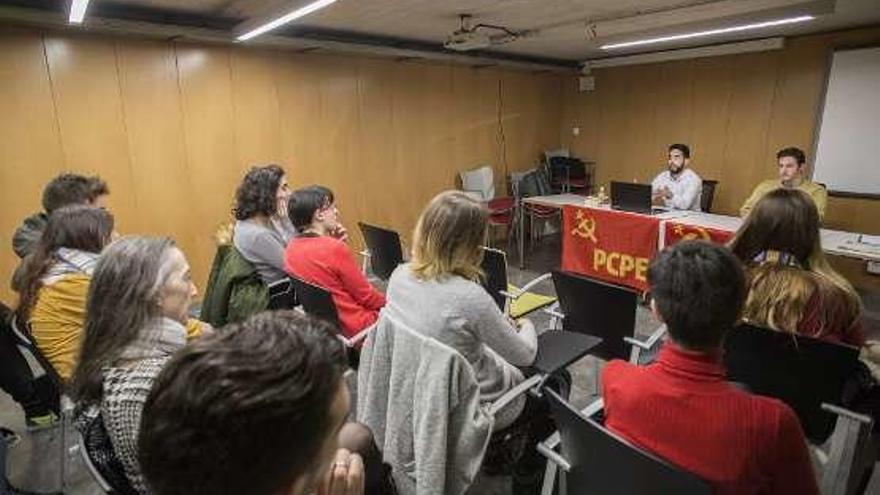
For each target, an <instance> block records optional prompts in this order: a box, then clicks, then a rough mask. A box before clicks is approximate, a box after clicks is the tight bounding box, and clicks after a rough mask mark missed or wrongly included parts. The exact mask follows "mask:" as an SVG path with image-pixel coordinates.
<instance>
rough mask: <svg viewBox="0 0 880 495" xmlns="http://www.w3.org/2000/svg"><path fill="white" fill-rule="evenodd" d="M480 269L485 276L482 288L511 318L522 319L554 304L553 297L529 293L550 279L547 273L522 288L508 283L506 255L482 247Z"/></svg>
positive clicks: (496, 250) (499, 251)
mask: <svg viewBox="0 0 880 495" xmlns="http://www.w3.org/2000/svg"><path fill="white" fill-rule="evenodd" d="M480 267H481V268H482V269H483V273H484V274H485V279H484V280H483V283H482V285H483V288H484V289H486V292H488V293H489V295H490V296H492V299H494V300H495V304H497V305H498V309H500V310H501V311H502V312H504V313H505V314H509V315H510V316H511V317H512V318H522V317H523V316H526V315H528V314H529V313H532V312H534V311H537V310H539V309H542V308H546V307H547V306H550V305H551V304H553V303H555V302H556V298H555V297H551V296H544V295H541V294H536V293H534V292H530V290H531V289H532V287H534V286H536V285H537V284H539V283H541V282H543V281H544V280H547V279H548V278H550V274H549V273H545V274H543V275H541V276H539V277H536V278H535V279H533V280H531V281H529V282H528V283H527V284H525V285H523V286H522V287H516V286H514V285H511V284H510V283H508V281H507V254H506V253H505V252H504V251H501V250H498V249H494V248H489V247H484V248H483V261H482V264H481V265H480Z"/></svg>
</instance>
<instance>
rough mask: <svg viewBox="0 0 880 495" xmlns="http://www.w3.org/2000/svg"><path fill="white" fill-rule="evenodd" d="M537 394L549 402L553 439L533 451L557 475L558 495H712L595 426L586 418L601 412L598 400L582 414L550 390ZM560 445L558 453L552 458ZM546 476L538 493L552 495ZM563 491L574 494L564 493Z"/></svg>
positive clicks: (687, 475)
mask: <svg viewBox="0 0 880 495" xmlns="http://www.w3.org/2000/svg"><path fill="white" fill-rule="evenodd" d="M543 394H544V396H545V397H547V400H548V401H549V402H550V409H551V411H552V412H553V418H554V419H555V421H556V426H557V428H558V429H559V433H558V434H554V435H553V436H551V437H550V438H549V439H548V440H546V441H544V442H542V443H541V444H539V445H538V451H539V452H541V453H542V454H544V456H545V457H547V458H548V460H549V461H550V462H551V463H553V464H555V466H556V467H558V468H561V469H562V476H561V477H560V486H561V488H562V489H561V490H559V493H561V494H565V493H590V494H596V495H604V494H607V495H612V494H613V495H617V494H619V493H638V494H640V495H641V494H648V495H650V494H657V495H666V494H669V493H675V494H677V495H703V494H706V495H708V494H710V493H712V490H711V488H710V486H709V484H708V483H706V482H705V481H704V480H702V479H700V478H699V477H698V476H696V475H695V474H693V473H690V472H688V471H685V470H683V469H681V468H679V467H676V466H673V465H672V464H670V463H668V462H666V461H665V460H663V459H660V458H659V457H657V456H655V455H653V454H651V453H649V452H646V451H644V450H642V449H640V448H638V447H636V446H635V445H633V444H631V443H629V442H628V441H626V440H625V439H623V438H621V437H620V436H618V435H616V434H614V433H612V432H610V431H608V430H607V429H605V428H604V427H603V426H602V425H600V424H599V423H598V422H596V421H595V420H594V419H593V418H592V417H591V416H592V415H593V414H594V413H595V412H598V411H599V409H600V408H601V400H600V401H597V402H596V403H594V405H591V406H592V407H590V408H588V410H587V413H586V414H585V413H584V412H581V411H578V410H576V409H575V408H574V407H572V405H571V404H570V403H568V402H567V401H566V400H564V399H563V398H562V397H560V396H559V395H558V394H556V393H555V392H554V391H553V390H550V389H547V388H545V389H543ZM560 444H561V452H557V451H556V447H557V446H558V445H560ZM551 466H552V465H551ZM548 467H549V466H548ZM546 474H547V476H545V479H544V490H543V493H552V488H553V484H554V481H555V479H554V478H555V470H554V469H548V470H547V472H546ZM567 485H569V486H572V487H573V488H574V490H571V491H568V490H566V487H567Z"/></svg>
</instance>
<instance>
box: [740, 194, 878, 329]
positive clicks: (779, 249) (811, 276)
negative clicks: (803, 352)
mask: <svg viewBox="0 0 880 495" xmlns="http://www.w3.org/2000/svg"><path fill="white" fill-rule="evenodd" d="M730 248H731V250H732V251H733V253H734V254H735V255H736V256H737V257H738V258H739V259H740V260H741V261H742V262H743V264H745V266H746V268H747V271H748V275H749V295H748V298H747V299H746V304H745V308H744V310H743V319H745V320H746V321H748V322H751V323H754V324H757V325H761V326H765V327H769V328H772V329H774V330H779V331H785V332H793V333H798V334H802V335H807V336H810V337H816V338H820V339H823V340H828V341H832V342H839V343H845V344H850V345H856V346H864V345H865V337H864V334H863V332H862V328H861V321H860V314H861V303H860V300H859V296H858V294H857V293H856V291H855V289H853V286H852V285H851V284H850V283H849V282H848V281H847V280H846V279H845V278H843V277H842V276H841V275H840V274H839V273H837V272H836V271H834V269H833V268H831V265H830V264H829V263H828V260H826V259H825V255H824V253H823V252H822V246H821V241H820V236H819V213H818V210H817V209H816V205H815V204H814V203H813V201H812V199H810V197H809V196H807V195H806V194H805V193H803V192H801V191H799V190H796V189H777V190H775V191H772V192H770V193H768V194H767V195H766V196H764V197H763V198H762V199H761V200H760V201H759V202H758V203H757V204H756V205H755V208H754V210H752V212H751V213H750V214H749V216H748V217H747V218H746V220H745V222H744V223H743V225H742V227H740V229H739V231H738V232H737V233H736V236H735V237H734V239H733V241H731V244H730Z"/></svg>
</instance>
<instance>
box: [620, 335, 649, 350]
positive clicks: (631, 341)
mask: <svg viewBox="0 0 880 495" xmlns="http://www.w3.org/2000/svg"><path fill="white" fill-rule="evenodd" d="M623 341H624V342H626V343H627V344H630V345H634V346H636V347H638V348H640V349H644V350H646V351H649V350H651V346H649V345H648V343H647V342H642V341H641V340H639V339H635V338H633V337H624V338H623Z"/></svg>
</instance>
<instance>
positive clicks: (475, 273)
mask: <svg viewBox="0 0 880 495" xmlns="http://www.w3.org/2000/svg"><path fill="white" fill-rule="evenodd" d="M488 219H489V212H488V210H487V209H486V207H485V206H483V205H482V204H481V203H479V202H477V201H475V200H474V199H473V198H471V197H470V196H467V195H466V194H464V193H462V192H460V191H446V192H443V193H440V194H438V195H437V196H435V197H434V199H432V200H431V202H430V203H428V206H427V207H426V208H425V209H424V211H422V214H421V216H420V217H419V220H418V223H417V225H416V228H415V233H414V235H413V247H412V259H411V261H410V262H409V263H407V264H404V265H401V266H399V267H398V268H397V269H396V270H395V271H394V273H393V274H392V275H391V278H390V280H389V282H388V290H387V293H386V297H387V300H388V303H387V305H386V307H385V310H384V311H388V312H390V314H392V315H393V316H394V317H395V318H397V319H398V320H400V321H401V322H402V323H404V324H405V325H407V326H408V327H410V328H412V329H413V330H415V331H417V332H419V333H421V334H423V335H426V336H427V337H430V338H433V339H435V340H437V341H440V342H441V343H443V344H446V345H448V346H450V347H452V348H453V349H455V350H457V351H458V352H459V353H460V354H461V355H462V356H464V358H465V359H466V360H467V361H468V362H469V363H470V364H471V366H472V367H473V369H474V374H475V376H476V378H477V382H478V386H479V390H480V401H481V402H483V403H484V404H488V403H491V402H492V401H493V400H495V399H497V398H498V397H500V396H501V395H502V394H504V393H505V392H507V391H508V390H510V389H511V388H513V387H515V386H516V385H518V384H519V383H521V382H522V381H523V380H524V378H525V375H527V374H529V372H530V371H529V370H528V369H527V368H528V367H529V366H531V365H532V363H533V362H534V360H535V355H536V353H537V335H536V333H535V327H534V325H532V323H531V322H530V321H529V320H527V319H521V320H519V321H518V322H515V321H513V320H512V319H510V318H508V317H507V316H505V315H504V314H503V313H502V312H501V310H500V309H498V306H497V305H496V304H495V301H494V300H493V299H492V297H491V296H490V295H489V293H488V292H486V290H485V289H484V288H483V287H482V286H481V285H480V279H481V277H482V276H483V274H482V271H481V269H480V264H481V262H482V258H483V250H482V246H483V244H484V243H485V242H486V239H487V235H488ZM543 406H546V403H544V402H540V401H539V400H536V399H533V398H529V399H528V400H527V399H526V398H525V397H521V398H520V399H519V400H516V401H514V402H513V403H511V404H510V405H508V406H507V407H506V408H504V409H502V410H501V411H500V412H499V413H498V414H497V415H496V416H495V430H496V431H498V430H502V429H505V428H511V429H515V428H522V431H528V441H527V444H526V445H527V446H526V453H525V454H524V455H523V456H522V457H521V458H520V459H519V461H518V462H517V464H516V468H515V469H516V470H515V473H514V487H515V490H514V493H533V492H535V489H534V486H535V485H534V483H533V481H534V479H537V480H538V481H539V480H540V473H541V468H542V465H543V463H542V462H541V459H540V456H533V455H532V454H533V453H534V444H536V443H537V441H540V440H541V439H543V438H544V437H545V436H546V435H544V436H541V435H543V434H544V433H545V432H546V434H549V433H550V432H552V430H553V429H554V427H553V425H552V422H551V421H550V420H549V419H548V418H549V410H548V409H547V408H546V407H543ZM547 430H549V431H547ZM507 431H511V430H507ZM518 431H519V430H518ZM491 445H492V444H491V443H490V452H489V453H488V454H487V458H491V457H493V456H494V455H495V454H493V449H492V448H491ZM487 462H489V461H487ZM489 464H492V462H489ZM533 475H534V476H533Z"/></svg>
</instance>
